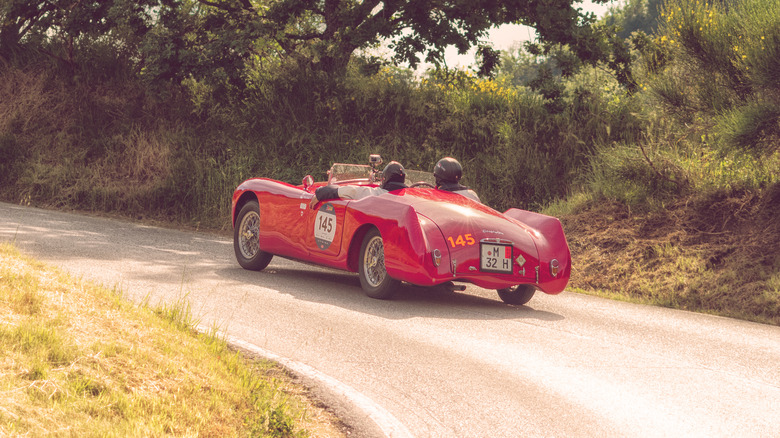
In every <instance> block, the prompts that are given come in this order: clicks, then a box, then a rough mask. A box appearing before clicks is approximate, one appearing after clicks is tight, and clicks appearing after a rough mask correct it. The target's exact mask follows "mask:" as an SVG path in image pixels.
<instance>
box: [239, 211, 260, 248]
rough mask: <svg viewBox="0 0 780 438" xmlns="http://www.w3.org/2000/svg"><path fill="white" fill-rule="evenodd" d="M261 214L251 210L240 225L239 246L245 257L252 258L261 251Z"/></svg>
mask: <svg viewBox="0 0 780 438" xmlns="http://www.w3.org/2000/svg"><path fill="white" fill-rule="evenodd" d="M259 236H260V215H259V214H257V213H256V212H254V211H253V212H250V213H248V214H247V215H245V216H244V217H243V218H242V219H241V224H240V225H239V227H238V246H239V249H240V250H241V255H242V256H244V258H247V259H251V258H252V257H254V256H256V255H257V253H258V251H260V241H259Z"/></svg>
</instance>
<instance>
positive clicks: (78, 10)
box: [0, 0, 159, 64]
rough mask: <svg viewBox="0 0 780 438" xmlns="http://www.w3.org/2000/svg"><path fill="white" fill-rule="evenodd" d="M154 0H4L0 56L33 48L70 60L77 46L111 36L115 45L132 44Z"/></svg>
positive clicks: (148, 21)
mask: <svg viewBox="0 0 780 438" xmlns="http://www.w3.org/2000/svg"><path fill="white" fill-rule="evenodd" d="M158 3H159V2H158V0H134V1H133V0H102V1H101V0H91V1H90V0H40V1H30V0H4V1H3V2H2V3H1V4H0V57H2V58H6V59H8V58H9V57H11V56H12V55H13V54H14V53H19V52H20V51H24V50H25V49H28V50H29V49H34V50H37V51H40V52H44V53H46V54H47V55H49V56H52V57H54V58H57V59H60V60H63V61H65V62H68V63H71V64H72V63H73V62H74V58H75V56H76V47H77V45H78V44H80V43H82V44H83V43H89V42H93V41H95V40H97V39H100V38H105V37H106V36H109V35H113V38H114V40H115V42H116V43H117V44H116V47H120V46H121V47H124V48H127V47H128V43H131V42H132V44H131V45H134V44H135V43H137V41H138V38H139V37H140V36H142V35H143V34H144V33H145V32H146V31H147V30H148V29H149V26H150V24H151V15H150V11H151V9H152V8H153V7H154V6H157V5H158Z"/></svg>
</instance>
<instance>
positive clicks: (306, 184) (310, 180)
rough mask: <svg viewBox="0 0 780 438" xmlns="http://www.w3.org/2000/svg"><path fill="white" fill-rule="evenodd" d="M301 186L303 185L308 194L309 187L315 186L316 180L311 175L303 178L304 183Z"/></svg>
mask: <svg viewBox="0 0 780 438" xmlns="http://www.w3.org/2000/svg"><path fill="white" fill-rule="evenodd" d="M301 184H303V190H304V191H306V192H308V191H309V187H311V186H313V185H314V178H312V177H311V175H306V176H304V177H303V181H301Z"/></svg>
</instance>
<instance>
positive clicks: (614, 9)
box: [602, 0, 664, 39]
mask: <svg viewBox="0 0 780 438" xmlns="http://www.w3.org/2000/svg"><path fill="white" fill-rule="evenodd" d="M663 1H664V0H625V1H622V2H620V3H619V4H617V5H615V6H611V7H610V10H609V13H608V14H606V15H605V16H604V17H603V18H602V22H603V23H604V24H605V25H607V26H611V25H614V26H617V28H618V34H617V35H618V37H619V38H621V39H628V38H629V37H630V36H631V34H632V33H634V32H638V31H639V32H642V33H644V34H654V33H655V32H656V30H657V28H658V20H659V18H660V14H661V11H660V8H661V5H662V3H663Z"/></svg>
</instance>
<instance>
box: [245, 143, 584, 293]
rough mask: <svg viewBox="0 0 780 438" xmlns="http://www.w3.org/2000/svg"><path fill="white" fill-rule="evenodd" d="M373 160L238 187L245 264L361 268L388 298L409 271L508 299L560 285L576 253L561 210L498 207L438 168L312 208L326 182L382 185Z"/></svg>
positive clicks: (422, 279) (426, 280)
mask: <svg viewBox="0 0 780 438" xmlns="http://www.w3.org/2000/svg"><path fill="white" fill-rule="evenodd" d="M371 163H372V164H371V165H358V164H338V163H337V164H334V165H333V167H331V169H330V171H329V172H328V181H327V182H319V183H314V182H313V179H312V177H311V176H309V175H307V176H306V177H305V178H304V179H303V181H302V184H301V185H298V186H296V185H292V184H288V183H284V182H280V181H275V180H271V179H267V178H253V179H249V180H247V181H244V182H243V183H241V185H239V186H238V188H237V189H236V191H235V193H234V194H233V210H232V215H233V229H234V234H233V246H234V249H235V253H236V258H237V259H238V263H239V264H240V265H241V266H242V267H244V268H245V269H251V270H256V271H259V270H262V269H264V268H265V267H266V266H268V263H269V262H270V261H271V258H272V257H273V256H274V255H278V256H281V257H286V258H290V259H296V260H301V261H305V262H311V263H315V264H318V265H323V266H328V267H331V268H336V269H341V270H345V271H350V272H357V273H358V275H359V277H360V283H361V285H362V287H363V289H364V291H365V293H366V294H367V295H368V296H370V297H373V298H381V299H385V298H390V297H391V296H392V295H393V293H394V292H395V291H396V290H397V289H398V286H399V284H400V282H402V281H405V282H408V283H412V284H415V285H420V286H436V285H440V284H447V285H448V286H449V287H452V288H455V289H460V290H463V288H465V285H456V283H473V284H475V285H477V286H480V287H483V288H488V289H496V290H498V295H499V296H500V297H501V299H502V300H504V301H505V302H507V303H510V304H525V303H527V302H528V301H529V300H530V299H531V297H533V295H534V293H535V292H536V290H537V289H538V290H541V291H542V292H545V293H548V294H557V293H560V292H561V291H563V289H564V288H565V287H566V284H567V283H568V280H569V275H570V273H571V255H570V253H569V246H568V244H567V243H566V237H565V236H564V233H563V228H562V227H561V223H560V221H559V220H558V219H557V218H554V217H550V216H545V215H542V214H538V213H533V212H530V211H525V210H519V209H516V208H511V209H509V210H507V211H505V212H504V213H499V212H498V211H496V210H493V209H492V208H490V207H488V206H486V205H484V204H480V203H478V202H475V201H473V200H471V199H469V198H466V197H464V196H461V195H459V194H456V193H452V192H447V191H443V190H439V189H436V188H434V187H433V184H432V178H433V175H431V174H430V173H427V172H415V171H410V170H407V183H410V182H411V183H412V184H411V185H410V187H409V188H406V189H400V190H395V191H391V192H387V193H384V194H381V195H378V196H369V197H366V198H362V199H358V200H342V199H332V200H327V201H322V202H320V203H319V204H317V206H316V207H317V209H316V210H313V209H311V208H309V201H310V200H311V198H312V196H313V195H314V190H315V189H316V188H317V187H319V186H322V185H325V184H335V185H348V184H353V185H368V186H378V178H377V175H378V174H379V173H380V172H378V171H377V169H376V166H375V164H377V163H381V158H378V156H375V155H372V157H371Z"/></svg>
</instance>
